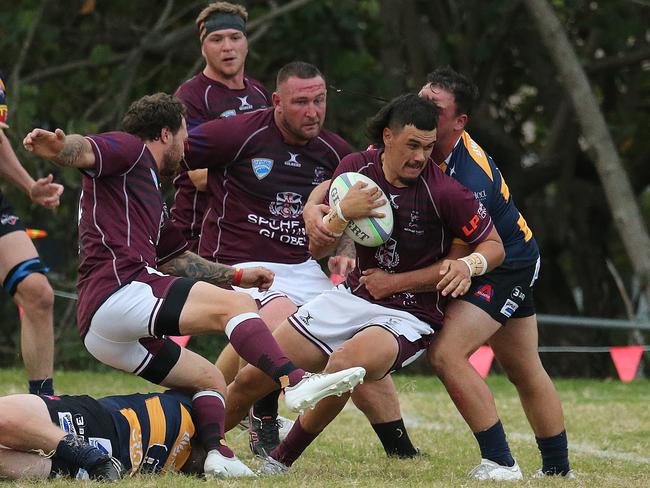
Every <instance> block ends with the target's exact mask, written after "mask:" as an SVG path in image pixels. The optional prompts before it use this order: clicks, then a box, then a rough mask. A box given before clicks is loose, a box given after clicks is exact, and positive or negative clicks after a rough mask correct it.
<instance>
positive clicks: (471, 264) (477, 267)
mask: <svg viewBox="0 0 650 488" xmlns="http://www.w3.org/2000/svg"><path fill="white" fill-rule="evenodd" d="M458 261H463V262H464V263H465V264H466V265H467V267H468V268H469V275H470V276H481V275H484V274H485V273H486V272H487V268H488V262H487V259H485V256H483V255H482V254H481V253H480V252H473V253H472V254H470V255H469V256H465V257H464V258H459V259H458Z"/></svg>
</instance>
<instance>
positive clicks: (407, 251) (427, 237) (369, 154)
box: [326, 150, 493, 329]
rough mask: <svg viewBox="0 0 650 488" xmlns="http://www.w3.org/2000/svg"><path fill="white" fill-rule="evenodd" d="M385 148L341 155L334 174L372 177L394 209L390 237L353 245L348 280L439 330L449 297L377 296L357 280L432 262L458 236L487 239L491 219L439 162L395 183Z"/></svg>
mask: <svg viewBox="0 0 650 488" xmlns="http://www.w3.org/2000/svg"><path fill="white" fill-rule="evenodd" d="M381 152H382V151H379V150H369V151H365V152H359V153H354V154H351V155H349V156H347V157H346V158H344V159H343V161H342V162H341V164H340V166H339V167H338V169H337V170H336V173H335V174H334V177H336V176H338V175H339V174H341V173H345V172H347V171H355V172H358V173H362V174H364V175H366V176H368V177H369V178H371V179H372V180H373V181H375V182H376V183H377V184H378V185H379V187H380V188H381V189H382V190H383V192H384V194H385V195H386V197H387V198H389V199H390V203H391V207H392V209H393V218H394V225H393V233H392V235H391V237H390V238H389V239H388V241H387V242H385V243H384V244H383V245H381V246H379V247H365V246H360V245H358V244H356V245H355V247H356V251H357V266H356V267H355V269H354V270H353V271H352V272H351V273H350V275H349V276H348V279H347V284H348V286H349V287H350V288H351V289H352V292H353V293H354V294H355V295H357V296H359V297H361V298H363V299H365V300H367V301H369V302H372V303H377V304H379V305H382V306H384V307H389V308H394V309H398V310H403V311H406V312H409V313H411V314H413V315H415V316H416V317H417V318H419V319H420V320H423V321H424V322H427V323H428V324H430V325H431V326H432V327H433V328H434V329H438V328H439V327H440V326H441V325H442V319H443V311H444V305H445V303H444V300H445V297H443V296H442V295H441V294H440V293H438V292H427V293H410V292H402V293H397V294H395V295H392V296H389V297H386V298H383V299H381V300H376V299H374V298H373V297H372V296H371V295H370V293H369V292H368V290H366V288H365V287H364V286H362V285H359V278H360V277H361V273H362V272H363V271H364V270H367V269H370V268H380V269H382V270H384V271H387V272H389V273H403V272H406V271H413V270H416V269H420V268H424V267H426V266H430V265H431V264H433V263H435V262H436V261H438V260H439V259H440V258H443V257H444V256H445V255H446V254H447V253H448V252H449V247H450V244H451V241H452V239H453V238H454V237H459V238H460V239H462V240H463V241H465V242H467V243H468V244H477V243H479V242H481V241H483V240H484V239H485V238H486V237H487V235H488V234H489V233H490V230H491V229H492V227H493V224H492V218H491V217H490V215H489V214H488V213H487V211H486V210H485V208H484V207H483V204H481V203H480V202H479V201H478V200H477V199H476V198H475V197H474V194H473V193H472V192H471V191H469V190H468V189H467V188H465V187H464V186H462V185H461V184H460V183H458V182H457V181H456V180H454V179H453V178H450V177H449V176H447V175H445V174H444V173H443V172H442V170H440V169H439V168H438V167H437V166H436V165H435V164H427V166H426V167H425V169H424V171H423V172H422V174H421V175H420V177H419V178H418V180H417V183H416V184H414V185H412V186H408V187H406V188H398V187H396V186H393V185H391V184H390V183H388V182H387V181H386V179H385V177H384V172H383V170H382V164H381ZM326 200H327V196H326Z"/></svg>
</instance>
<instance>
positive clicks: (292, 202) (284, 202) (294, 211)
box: [269, 191, 303, 219]
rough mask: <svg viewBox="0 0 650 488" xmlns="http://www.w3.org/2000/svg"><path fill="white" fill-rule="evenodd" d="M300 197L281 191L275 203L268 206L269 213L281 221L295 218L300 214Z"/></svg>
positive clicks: (290, 192) (297, 194)
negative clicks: (281, 219)
mask: <svg viewBox="0 0 650 488" xmlns="http://www.w3.org/2000/svg"><path fill="white" fill-rule="evenodd" d="M302 208H303V205H302V195H301V194H300V193H294V192H292V191H281V192H279V193H277V194H276V195H275V201H274V202H271V203H270V204H269V212H271V214H273V215H275V216H276V217H282V218H283V219H289V218H295V217H298V216H300V215H301V214H302Z"/></svg>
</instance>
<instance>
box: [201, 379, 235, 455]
mask: <svg viewBox="0 0 650 488" xmlns="http://www.w3.org/2000/svg"><path fill="white" fill-rule="evenodd" d="M225 420H226V405H225V402H224V399H223V396H221V394H220V393H218V392H216V391H209V390H205V391H199V392H198V393H196V394H194V396H193V397H192V421H193V422H194V426H195V427H196V432H197V433H198V437H199V441H200V442H201V444H202V445H203V447H204V448H205V450H206V451H212V450H213V449H216V450H217V451H219V452H220V453H221V454H222V455H223V456H225V457H233V456H234V455H235V454H234V453H233V452H232V451H231V450H230V448H229V447H228V446H227V445H226V442H225V440H224V433H223V429H224V425H225V423H226V422H225Z"/></svg>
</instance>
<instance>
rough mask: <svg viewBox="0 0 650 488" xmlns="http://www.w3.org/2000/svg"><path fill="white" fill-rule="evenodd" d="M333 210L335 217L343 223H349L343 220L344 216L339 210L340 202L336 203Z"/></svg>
mask: <svg viewBox="0 0 650 488" xmlns="http://www.w3.org/2000/svg"><path fill="white" fill-rule="evenodd" d="M334 208H335V209H336V215H338V217H339V219H341V220H342V221H343V222H349V220H348V219H346V218H345V215H343V210H341V202H340V201H339V202H336V204H335V205H334Z"/></svg>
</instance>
